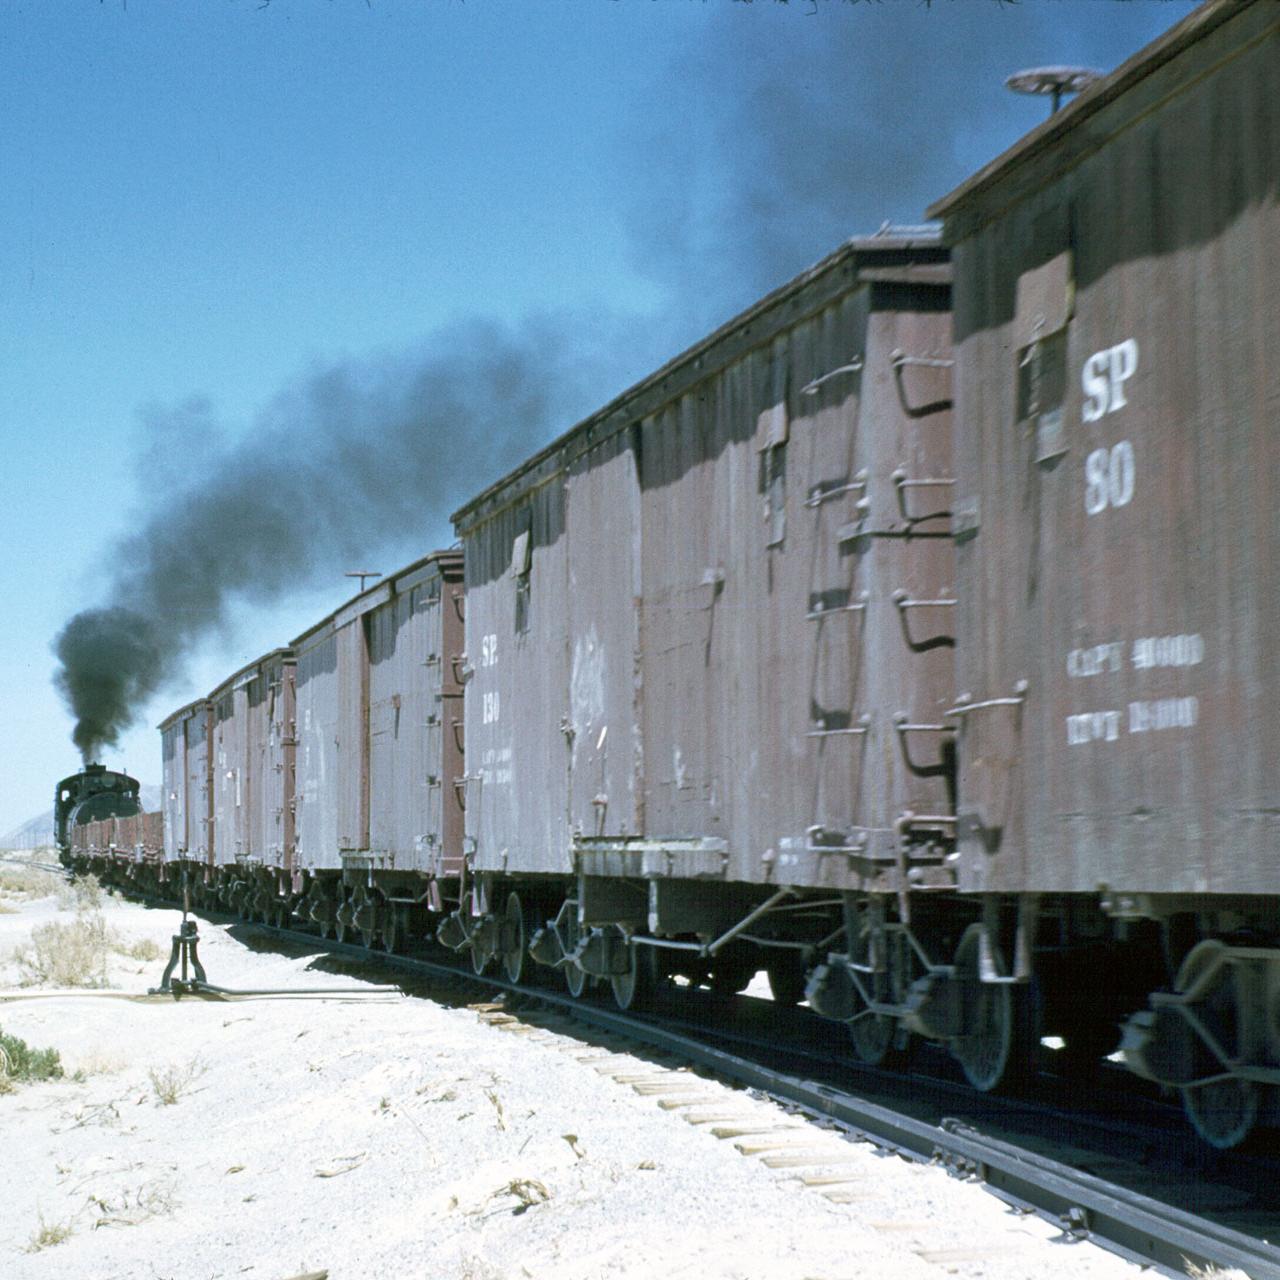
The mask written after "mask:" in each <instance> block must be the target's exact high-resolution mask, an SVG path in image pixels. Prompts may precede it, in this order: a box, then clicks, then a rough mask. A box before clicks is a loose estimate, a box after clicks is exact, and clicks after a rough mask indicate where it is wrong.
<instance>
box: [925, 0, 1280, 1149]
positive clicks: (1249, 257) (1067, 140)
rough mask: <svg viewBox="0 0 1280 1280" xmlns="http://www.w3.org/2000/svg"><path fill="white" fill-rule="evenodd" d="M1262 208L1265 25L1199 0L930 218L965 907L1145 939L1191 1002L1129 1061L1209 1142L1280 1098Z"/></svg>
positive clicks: (1141, 1041)
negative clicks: (1081, 922) (1012, 909)
mask: <svg viewBox="0 0 1280 1280" xmlns="http://www.w3.org/2000/svg"><path fill="white" fill-rule="evenodd" d="M1278 189H1280V11H1278V10H1277V7H1276V6H1275V5H1274V4H1270V3H1256V4H1255V3H1247V2H1246V3H1214V4H1209V5H1207V6H1204V7H1203V8H1201V9H1200V10H1198V11H1197V12H1196V13H1194V14H1192V15H1191V16H1190V17H1188V18H1187V19H1186V20H1184V21H1183V22H1182V23H1181V24H1179V25H1178V26H1177V27H1175V28H1173V29H1172V30H1171V31H1170V32H1169V33H1167V34H1166V35H1165V36H1164V37H1163V38H1162V39H1160V40H1159V41H1157V42H1156V43H1155V44H1153V45H1151V46H1150V47H1149V48H1148V49H1146V50H1144V51H1142V52H1141V53H1140V54H1138V55H1137V56H1136V57H1134V58H1133V59H1131V60H1130V61H1129V62H1128V63H1126V64H1125V65H1124V66H1123V67H1121V68H1120V69H1119V70H1118V71H1117V72H1116V73H1114V74H1113V75H1111V76H1109V77H1107V78H1106V79H1105V80H1104V81H1102V82H1101V83H1100V84H1098V85H1097V86H1095V87H1094V88H1093V89H1091V90H1090V91H1088V92H1086V93H1085V94H1083V95H1082V96H1081V97H1079V98H1078V99H1077V100H1076V101H1075V102H1074V103H1073V104H1072V105H1071V106H1070V107H1069V108H1067V109H1066V110H1063V111H1062V112H1060V113H1059V114H1057V115H1055V116H1053V117H1052V118H1051V119H1050V120H1049V121H1048V122H1046V123H1045V124H1044V125H1042V126H1041V127H1040V128H1039V129H1037V130H1036V131H1035V132H1033V133H1032V134H1030V135H1029V136H1028V137H1027V138H1025V139H1024V140H1023V141H1022V142H1021V143H1020V144H1019V145H1018V146H1016V147H1015V148H1013V149H1012V150H1011V151H1010V152H1008V153H1006V154H1005V155H1004V156H1002V157H1000V158H999V159H998V160H997V161H995V162H993V163H992V164H991V165H989V166H987V168H985V169H984V170H982V171H981V172H980V173H978V174H977V175H976V176H975V177H973V178H972V179H970V180H969V181H968V182H967V183H965V184H964V185H963V186H962V187H960V188H959V189H958V190H957V191H955V192H953V193H952V194H951V195H949V196H948V197H946V199H944V200H942V201H940V202H939V203H938V204H937V205H936V206H935V208H934V209H933V210H931V213H936V214H938V215H941V216H942V217H944V218H945V223H946V227H945V236H946V239H947V241H948V242H949V243H950V244H951V246H952V249H953V254H954V264H955V273H956V281H955V284H956V287H955V294H956V300H957V302H956V313H955V338H956V355H957V367H958V379H957V445H956V455H957V460H958V475H959V486H958V490H957V497H956V507H957V512H958V525H957V538H958V540H959V547H958V569H957V576H958V588H959V590H958V593H957V594H958V597H959V599H960V601H961V604H960V612H959V630H958V637H957V639H958V650H957V652H958V655H959V672H960V674H959V680H958V682H959V685H960V688H961V697H960V699H959V700H958V702H957V706H956V708H955V710H954V712H953V718H954V719H955V720H956V722H957V723H958V724H959V725H960V726H961V733H960V736H959V753H960V759H961V771H960V784H959V786H960V806H959V811H960V852H959V857H960V861H959V867H960V884H961V887H962V888H963V889H966V890H970V891H974V892H983V893H987V894H992V893H1005V894H1022V893H1035V894H1043V895H1076V896H1074V897H1063V898H1059V899H1056V900H1055V899H1053V898H1051V897H1046V898H1045V899H1044V900H1043V902H1042V904H1041V913H1042V915H1044V913H1045V912H1048V913H1049V914H1050V915H1053V916H1056V917H1057V918H1058V919H1059V921H1062V920H1066V919H1068V918H1069V917H1070V915H1071V913H1072V912H1076V913H1079V912H1080V911H1081V910H1082V905H1081V904H1082V898H1081V896H1083V895H1087V896H1088V900H1091V901H1097V902H1098V903H1099V905H1100V907H1101V909H1102V911H1103V912H1104V913H1105V914H1106V915H1107V916H1109V917H1111V918H1112V919H1113V920H1130V921H1133V922H1135V928H1139V929H1140V928H1141V926H1142V922H1156V923H1158V925H1159V928H1160V930H1161V932H1162V934H1163V947H1162V950H1163V952H1164V954H1165V956H1166V957H1167V958H1168V959H1169V960H1170V962H1171V963H1172V964H1173V969H1172V971H1171V974H1170V977H1171V978H1172V983H1173V986H1174V988H1175V991H1177V992H1178V993H1179V994H1178V996H1177V998H1176V999H1174V1000H1173V1001H1172V1003H1170V1002H1169V1001H1167V1000H1157V1001H1156V1008H1155V1010H1153V1011H1152V1012H1151V1013H1148V1014H1144V1015H1142V1016H1141V1017H1140V1018H1138V1019H1137V1020H1136V1021H1135V1022H1133V1023H1131V1024H1130V1032H1131V1034H1130V1051H1131V1061H1132V1062H1133V1063H1134V1065H1136V1066H1137V1067H1138V1068H1139V1069H1140V1070H1144V1071H1146V1073H1147V1074H1150V1075H1153V1076H1155V1077H1156V1078H1158V1079H1160V1080H1162V1081H1163V1082H1165V1083H1173V1084H1179V1085H1182V1086H1183V1087H1184V1095H1185V1097H1186V1098H1187V1102H1188V1110H1189V1111H1190V1113H1191V1115H1192V1119H1193V1120H1195V1121H1196V1123H1197V1125H1198V1126H1199V1127H1200V1128H1201V1131H1202V1133H1204V1134H1205V1136H1206V1137H1208V1138H1209V1139H1210V1140H1211V1141H1215V1142H1218V1143H1219V1144H1220V1145H1230V1144H1231V1143H1232V1142H1234V1141H1236V1140H1238V1139H1239V1137H1240V1136H1242V1135H1243V1133H1245V1132H1247V1130H1248V1127H1249V1125H1250V1124H1251V1123H1252V1121H1253V1117H1254V1116H1255V1115H1256V1114H1257V1113H1258V1107H1259V1101H1260V1100H1261V1101H1263V1102H1268V1101H1272V1100H1273V1095H1274V1086H1275V1085H1276V1084H1280V1031H1277V1024H1276V1022H1275V1020H1274V1018H1272V1017H1270V1016H1269V1015H1268V1014H1267V1012H1266V1009H1265V1008H1264V1004H1265V1001H1264V998H1263V996H1262V994H1261V993H1262V991H1263V990H1264V988H1265V989H1269V990H1274V989H1275V987H1276V984H1277V983H1278V982H1280V950H1276V949H1275V948H1276V946H1277V944H1278V943H1280V931H1278V930H1277V925H1276V915H1275V905H1274V904H1275V897H1274V895H1275V893H1276V890H1277V885H1278V883H1280V882H1278V880H1277V874H1276V864H1277V856H1278V855H1280V819H1278V818H1277V814H1280V773H1277V769H1276V761H1277V759H1278V758H1280V722H1278V721H1277V719H1276V717H1275V715H1274V714H1273V709H1272V706H1271V698H1272V696H1273V692H1274V690H1275V689H1276V688H1277V687H1280V646H1277V644H1276V643H1275V631H1276V624H1277V620H1278V619H1280V613H1278V612H1277V605H1276V601H1277V599H1278V598H1280V567H1278V566H1280V518H1278V517H1277V510H1278V508H1277V504H1276V496H1275V493H1274V487H1275V482H1276V478H1277V476H1280V432H1278V431H1277V424H1276V412H1277V406H1278V405H1280V360H1278V359H1277V355H1278V353H1280V202H1278V199H1277V192H1278ZM1055 933H1056V934H1060V933H1061V926H1059V927H1058V928H1056V929H1055ZM1245 939H1247V940H1248V942H1249V943H1250V945H1249V946H1245V945H1244V940H1245ZM1197 944H1201V945H1197ZM1263 944H1265V945H1263ZM1193 947H1194V948H1195V949H1194V950H1192V948H1193ZM1121 967H1122V966H1118V965H1117V970H1116V971H1117V972H1119V971H1120V969H1121ZM1096 976H1097V975H1096V974H1095V977H1096ZM1093 998H1096V996H1095V997H1093ZM1078 999H1079V1000H1080V1002H1081V1005H1082V1006H1086V1005H1088V1003H1089V1002H1090V999H1091V996H1090V993H1089V992H1087V991H1085V990H1083V989H1082V990H1081V991H1079V992H1078ZM1228 1023H1229V1024H1230V1025H1229V1026H1228V1025H1227V1024H1228ZM1210 1028H1211V1029H1212V1031H1210V1030H1209V1029H1210ZM1223 1075H1226V1076H1228V1077H1229V1078H1228V1079H1226V1080H1223V1079H1221V1078H1220V1077H1222V1076H1223ZM1215 1078H1217V1082H1216V1083H1210V1084H1207V1085H1200V1084H1197V1081H1206V1080H1208V1081H1212V1080H1214V1079H1215Z"/></svg>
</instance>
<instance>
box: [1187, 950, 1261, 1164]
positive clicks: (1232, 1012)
mask: <svg viewBox="0 0 1280 1280" xmlns="http://www.w3.org/2000/svg"><path fill="white" fill-rule="evenodd" d="M1224 950H1225V948H1224V947H1223V945H1222V943H1220V942H1218V941H1217V940H1215V939H1209V940H1207V941H1204V942H1201V943H1199V944H1198V945H1196V946H1195V947H1194V948H1193V949H1192V950H1191V952H1190V953H1189V954H1188V955H1187V957H1186V959H1185V960H1184V961H1183V962H1182V966H1181V968H1180V969H1179V970H1178V976H1177V978H1176V980H1175V982H1174V987H1175V989H1176V990H1178V991H1189V990H1190V989H1191V988H1192V986H1194V985H1195V984H1196V983H1197V982H1198V981H1199V980H1200V979H1201V978H1202V977H1203V976H1204V975H1205V974H1206V973H1207V972H1208V971H1209V970H1210V968H1211V967H1212V966H1218V968H1217V974H1216V975H1211V978H1210V985H1209V986H1208V988H1207V990H1206V991H1205V993H1204V994H1203V995H1201V997H1200V998H1199V999H1198V1001H1197V1003H1196V1006H1195V1009H1196V1015H1197V1017H1198V1019H1199V1021H1200V1022H1201V1023H1202V1024H1203V1025H1204V1026H1206V1027H1207V1028H1208V1029H1209V1030H1210V1031H1211V1032H1212V1033H1213V1035H1214V1038H1215V1039H1216V1040H1217V1041H1218V1043H1219V1044H1221V1045H1223V1046H1224V1047H1225V1048H1226V1049H1227V1051H1228V1052H1231V1051H1233V1050H1237V1051H1238V1043H1239V1039H1238V1038H1239V1034H1240V1032H1239V1027H1240V1025H1241V1022H1242V1018H1241V1013H1240V1009H1239V1007H1238V1006H1239V1004H1240V1000H1241V997H1242V995H1243V996H1244V998H1245V999H1248V994H1247V993H1248V990H1249V989H1248V986H1247V984H1246V985H1245V986H1243V988H1242V987H1241V986H1240V985H1239V984H1238V983H1237V976H1238V975H1237V972H1236V969H1235V967H1234V966H1233V965H1231V964H1229V963H1227V964H1222V963H1221V955H1222V953H1223V951H1224ZM1217 975H1221V976H1220V977H1218V976H1217ZM1196 1056H1197V1058H1198V1059H1199V1061H1198V1062H1197V1067H1198V1071H1199V1074H1201V1075H1202V1076H1213V1075H1215V1074H1217V1073H1218V1072H1220V1071H1224V1068H1223V1065H1222V1064H1221V1063H1220V1062H1218V1061H1217V1059H1216V1057H1214V1056H1213V1055H1212V1054H1210V1053H1209V1052H1208V1051H1207V1050H1206V1049H1205V1048H1204V1047H1203V1046H1200V1052H1199V1053H1197V1055H1196ZM1181 1093H1182V1109H1183V1111H1185V1112H1186V1114H1187V1119H1188V1120H1190V1121H1191V1124H1192V1127H1193V1128H1194V1129H1195V1131H1196V1132H1197V1133H1198V1134H1199V1135H1200V1136H1201V1137H1202V1138H1203V1139H1204V1140H1205V1141H1206V1142H1207V1143H1208V1144H1209V1145H1210V1146H1211V1147H1216V1148H1217V1149H1218V1150H1219V1151H1229V1150H1231V1148H1232V1147H1238V1146H1240V1144H1241V1143H1242V1142H1244V1141H1245V1139H1246V1138H1248V1137H1249V1135H1250V1134H1251V1133H1252V1132H1253V1127H1254V1125H1255V1124H1256V1123H1257V1120H1258V1109H1259V1089H1258V1086H1257V1085H1256V1084H1254V1083H1253V1082H1252V1081H1251V1080H1242V1079H1241V1078H1240V1077H1239V1076H1228V1075H1225V1074H1223V1075H1220V1076H1219V1078H1218V1079H1216V1080H1214V1079H1210V1080H1209V1081H1208V1082H1207V1083H1205V1084H1199V1085H1190V1086H1188V1087H1186V1088H1184V1089H1182V1090H1181Z"/></svg>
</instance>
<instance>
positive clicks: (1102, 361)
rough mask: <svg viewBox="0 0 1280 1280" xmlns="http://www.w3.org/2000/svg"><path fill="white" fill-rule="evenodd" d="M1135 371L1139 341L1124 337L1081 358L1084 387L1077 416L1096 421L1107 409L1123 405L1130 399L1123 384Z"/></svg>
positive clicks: (1108, 411)
mask: <svg viewBox="0 0 1280 1280" xmlns="http://www.w3.org/2000/svg"><path fill="white" fill-rule="evenodd" d="M1137 371H1138V344H1137V343H1136V342H1135V341H1134V340H1133V339H1132V338H1126V339H1125V340H1124V341H1123V342H1120V343H1117V344H1116V345H1115V346H1114V347H1106V348H1105V349H1103V350H1102V351H1095V352H1094V353H1093V355H1091V356H1090V357H1089V358H1088V359H1087V360H1086V361H1085V362H1084V369H1083V371H1082V373H1081V375H1080V382H1081V385H1082V386H1083V387H1084V397H1085V398H1084V404H1083V405H1082V406H1081V410H1080V416H1081V417H1082V418H1083V419H1084V421H1085V422H1097V421H1098V419H1099V418H1102V417H1104V416H1105V415H1106V414H1108V413H1115V411H1116V410H1117V409H1123V408H1124V406H1125V405H1126V404H1128V403H1129V401H1128V400H1127V399H1126V397H1125V394H1124V384H1125V383H1126V382H1128V381H1129V379H1130V378H1132V377H1133V375H1134V374H1135V373H1137Z"/></svg>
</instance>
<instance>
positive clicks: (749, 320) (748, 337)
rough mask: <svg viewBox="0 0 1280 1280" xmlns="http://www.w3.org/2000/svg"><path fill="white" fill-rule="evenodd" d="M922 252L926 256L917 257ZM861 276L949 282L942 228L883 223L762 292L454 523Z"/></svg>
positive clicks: (467, 521)
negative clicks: (781, 283)
mask: <svg viewBox="0 0 1280 1280" xmlns="http://www.w3.org/2000/svg"><path fill="white" fill-rule="evenodd" d="M921 256H925V257H926V258H927V259H928V260H926V261H918V260H917V259H918V258H919V257H921ZM861 283H868V284H873V283H880V284H913V285H936V286H945V285H949V284H950V283H951V265H950V263H949V262H948V261H947V260H946V250H945V249H944V247H943V245H942V239H941V230H940V228H938V227H935V226H923V227H894V226H888V225H886V226H885V227H884V229H883V230H881V231H879V232H877V233H876V234H875V235H871V236H858V237H855V238H854V239H851V240H846V241H845V243H844V244H842V245H841V246H840V247H839V248H838V249H836V250H835V251H834V252H833V253H830V254H828V255H827V256H826V257H825V258H823V259H822V260H821V261H820V262H817V263H815V264H814V265H813V266H812V267H810V268H808V270H806V271H803V272H801V274H800V275H798V276H796V277H795V279H793V280H789V281H788V282H787V283H786V284H784V285H780V286H779V287H778V288H777V289H774V290H773V292H772V293H768V294H766V295H765V296H764V297H763V298H761V299H760V301H759V302H757V303H755V304H754V305H753V306H751V307H749V308H747V310H746V311H743V312H741V313H740V314H738V315H736V316H734V317H733V319H731V320H729V321H727V322H726V323H724V324H722V325H721V326H720V327H719V328H718V329H716V330H715V331H714V332H712V333H711V334H709V335H708V336H707V337H705V338H703V339H702V340H701V341H700V342H697V343H695V344H694V345H693V346H692V347H689V348H688V349H687V350H685V351H683V352H681V353H680V354H679V355H677V356H675V357H674V358H673V359H671V360H669V361H668V362H667V363H666V364H664V365H663V366H662V367H661V368H660V369H658V370H657V371H656V372H655V373H652V374H650V375H649V376H648V377H647V378H645V379H643V380H642V381H640V382H637V383H636V384H635V385H634V386H632V387H629V388H628V389H627V390H626V391H624V392H622V394H621V395H619V396H616V397H615V398H614V399H613V400H611V401H610V402H609V403H608V404H606V405H605V406H604V407H603V408H602V409H599V410H597V411H596V412H595V413H593V414H591V415H590V417H588V418H585V419H583V420H582V421H581V422H579V423H577V424H576V425H575V426H573V427H571V428H570V429H569V430H568V431H566V432H564V433H563V434H562V435H560V436H557V437H556V438H555V439H554V440H552V441H551V443H550V444H547V445H545V446H543V448H541V449H539V450H538V452H537V453H535V454H533V455H532V456H531V457H530V458H529V459H528V460H527V461H525V462H523V463H522V464H521V465H520V466H519V467H517V468H516V469H515V470H514V471H512V472H509V473H508V474H507V475H505V476H503V477H502V478H501V479H499V480H496V481H495V482H494V483H493V484H491V485H489V486H488V488H486V489H484V490H483V491H482V492H481V493H479V494H477V495H476V496H475V497H474V498H472V499H471V501H469V502H468V503H466V504H465V505H464V506H461V507H459V508H458V510H457V511H455V512H454V514H453V522H454V524H455V525H456V526H459V528H461V527H462V526H463V525H467V526H469V525H471V524H474V523H476V522H477V521H478V520H480V519H483V518H484V516H485V515H486V514H487V513H486V512H484V511H482V508H485V507H488V506H502V505H506V503H505V502H503V503H497V504H495V503H494V499H495V498H497V497H498V496H499V495H500V494H503V492H504V491H508V490H513V491H514V494H513V495H512V496H518V495H519V494H520V493H523V491H524V489H525V488H526V487H532V486H534V485H537V484H539V483H542V482H543V481H545V480H546V479H547V478H548V475H547V472H548V471H550V473H551V474H554V473H555V471H556V469H557V468H556V467H555V466H554V465H550V466H548V464H549V463H550V462H551V460H552V459H554V458H555V456H556V455H557V454H558V453H561V452H563V451H565V449H566V447H567V446H569V445H571V444H575V443H579V442H581V443H582V444H583V446H584V447H586V446H590V445H595V444H598V443H599V442H600V441H601V440H604V439H607V438H608V437H609V436H611V435H613V434H615V433H616V432H617V431H619V430H621V429H623V428H624V427H627V426H629V425H630V424H631V423H633V422H634V421H636V419H637V418H641V417H644V416H646V415H647V414H649V413H651V412H653V410H654V409H656V408H659V407H661V406H662V405H663V404H666V403H668V402H670V401H671V400H672V399H674V398H676V397H677V396H679V395H682V394H684V392H685V391H687V390H688V389H689V388H690V387H691V386H693V385H695V384H696V383H697V382H700V381H702V380H703V379H704V378H708V377H710V376H711V375H712V374H713V373H715V372H716V371H717V370H719V369H721V368H723V367H724V366H725V365H727V364H729V363H730V362H732V361H733V360H736V359H738V358H739V357H740V356H742V355H744V354H745V353H746V352H747V351H751V350H754V349H755V348H757V347H760V346H763V345H765V344H766V343H768V342H769V341H770V340H771V339H772V338H773V337H774V336H775V335H776V334H777V333H778V332H779V331H780V330H781V329H782V328H785V327H790V326H792V325H794V324H797V323H799V322H800V321H801V320H803V319H805V318H806V317H807V316H809V315H811V314H812V313H813V312H814V311H816V310H818V309H819V308H821V307H822V306H824V305H825V304H826V303H827V302H829V301H830V300H831V298H833V297H835V296H837V295H838V294H840V293H843V292H845V291H846V290H848V289H850V288H852V287H855V286H856V285H858V284H861ZM765 322H770V323H765ZM522 482H523V483H522ZM468 517H470V518H468Z"/></svg>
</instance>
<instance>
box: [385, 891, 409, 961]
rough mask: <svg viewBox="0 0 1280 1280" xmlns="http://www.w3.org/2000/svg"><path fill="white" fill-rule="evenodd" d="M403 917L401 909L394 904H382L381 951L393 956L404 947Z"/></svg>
mask: <svg viewBox="0 0 1280 1280" xmlns="http://www.w3.org/2000/svg"><path fill="white" fill-rule="evenodd" d="M404 932H405V930H404V915H403V912H402V908H400V907H398V906H397V905H396V904H395V903H394V902H386V903H383V907H382V949H383V951H385V952H386V953H387V955H389V956H393V955H395V954H396V952H398V951H400V950H401V949H402V948H403V946H404Z"/></svg>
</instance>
